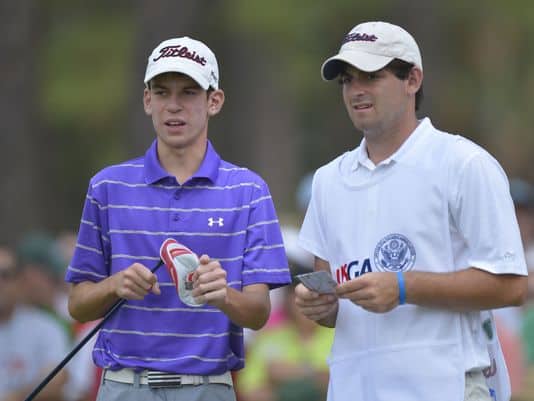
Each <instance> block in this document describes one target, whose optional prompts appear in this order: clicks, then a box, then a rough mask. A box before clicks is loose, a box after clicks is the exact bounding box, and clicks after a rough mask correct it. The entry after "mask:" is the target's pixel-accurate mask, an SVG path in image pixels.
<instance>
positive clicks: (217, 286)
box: [192, 255, 228, 307]
mask: <svg viewBox="0 0 534 401" xmlns="http://www.w3.org/2000/svg"><path fill="white" fill-rule="evenodd" d="M199 261H200V264H199V265H198V268H197V269H196V270H195V273H194V275H193V292H192V294H193V296H194V297H195V301H197V302H199V303H207V304H209V305H213V306H215V307H218V306H222V305H224V304H225V303H226V296H227V285H228V283H227V282H226V270H224V269H223V268H222V267H221V264H220V263H219V261H218V260H215V259H210V257H209V256H208V255H202V256H201V257H200V259H199Z"/></svg>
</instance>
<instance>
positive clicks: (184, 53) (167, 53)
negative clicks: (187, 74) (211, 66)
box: [153, 45, 206, 65]
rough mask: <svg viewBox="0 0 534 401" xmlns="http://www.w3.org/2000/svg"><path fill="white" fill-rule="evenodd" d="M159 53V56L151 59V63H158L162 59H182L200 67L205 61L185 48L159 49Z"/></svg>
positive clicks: (169, 47) (179, 46) (178, 46)
mask: <svg viewBox="0 0 534 401" xmlns="http://www.w3.org/2000/svg"><path fill="white" fill-rule="evenodd" d="M159 53H160V55H159V56H158V57H156V58H155V59H153V61H158V60H159V59H161V58H164V57H183V58H187V59H189V60H192V61H194V62H195V63H198V64H200V65H206V59H205V58H204V57H201V56H199V55H198V54H197V53H196V52H195V51H192V52H190V51H189V49H188V48H187V47H186V46H181V45H176V46H167V47H164V48H163V49H161V50H160V51H159Z"/></svg>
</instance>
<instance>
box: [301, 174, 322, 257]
mask: <svg viewBox="0 0 534 401" xmlns="http://www.w3.org/2000/svg"><path fill="white" fill-rule="evenodd" d="M323 181H324V179H322V175H321V169H319V170H317V172H316V173H315V174H314V176H313V181H312V190H311V198H310V203H309V205H308V209H307V210H306V215H305V217H304V222H303V223H302V227H301V229H300V233H299V245H300V246H301V247H302V248H304V249H305V250H307V251H308V252H310V253H312V254H313V255H315V256H317V257H319V258H321V259H323V260H326V261H328V260H329V258H328V253H327V244H326V236H325V235H324V232H325V225H324V213H323V212H322V208H321V205H322V203H323V200H322V197H323V194H324V193H325V190H324V189H323Z"/></svg>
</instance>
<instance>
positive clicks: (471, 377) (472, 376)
mask: <svg viewBox="0 0 534 401" xmlns="http://www.w3.org/2000/svg"><path fill="white" fill-rule="evenodd" d="M464 401H493V400H492V398H491V397H490V395H489V389H488V386H487V385H486V378H485V377H484V375H483V374H482V372H480V371H478V372H467V373H466V374H465V398H464Z"/></svg>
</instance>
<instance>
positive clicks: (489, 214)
mask: <svg viewBox="0 0 534 401" xmlns="http://www.w3.org/2000/svg"><path fill="white" fill-rule="evenodd" d="M457 177H458V179H457V182H456V183H454V184H453V185H452V192H451V199H450V205H451V208H450V210H451V215H452V219H453V221H454V222H455V224H456V226H457V229H458V231H459V232H460V233H461V235H462V237H463V239H464V241H465V243H466V246H467V263H468V266H472V267H477V268H479V269H482V270H486V271H488V272H491V273H494V274H520V275H526V274H527V269H526V263H525V257H524V252H523V246H522V243H521V236H520V233H519V226H518V223H517V218H516V215H515V210H514V205H513V201H512V198H511V195H510V187H509V183H508V179H507V177H506V174H505V173H504V171H503V169H502V168H501V166H500V165H499V163H498V162H497V161H496V160H495V159H494V158H493V157H491V156H490V155H489V154H488V153H486V152H484V151H479V152H475V153H474V154H473V155H472V157H470V158H468V159H467V160H466V161H465V162H464V163H463V165H462V166H460V168H459V171H458V175H457Z"/></svg>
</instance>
